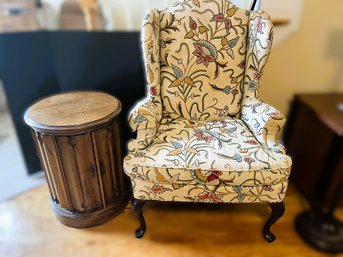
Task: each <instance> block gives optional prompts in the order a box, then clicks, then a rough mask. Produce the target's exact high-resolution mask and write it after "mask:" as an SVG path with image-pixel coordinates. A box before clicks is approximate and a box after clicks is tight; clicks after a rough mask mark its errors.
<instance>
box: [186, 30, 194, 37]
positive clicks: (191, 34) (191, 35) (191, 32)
mask: <svg viewBox="0 0 343 257" xmlns="http://www.w3.org/2000/svg"><path fill="white" fill-rule="evenodd" d="M194 36H195V34H194V32H193V31H189V32H188V33H187V34H186V36H185V38H193V37H194Z"/></svg>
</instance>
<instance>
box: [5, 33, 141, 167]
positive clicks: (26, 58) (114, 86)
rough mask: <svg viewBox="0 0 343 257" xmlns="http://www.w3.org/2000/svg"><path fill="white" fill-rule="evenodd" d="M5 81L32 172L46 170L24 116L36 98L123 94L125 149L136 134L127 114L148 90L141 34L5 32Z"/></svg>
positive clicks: (119, 96)
mask: <svg viewBox="0 0 343 257" xmlns="http://www.w3.org/2000/svg"><path fill="white" fill-rule="evenodd" d="M0 79H2V81H3V83H4V87H5V92H6V95H7V101H8V106H9V109H10V112H11V114H12V117H13V121H14V124H15V127H16V131H17V134H18V137H19V141H20V144H21V147H22V151H23V155H24V158H25V162H26V165H27V168H28V172H29V173H30V174H32V173H35V172H37V171H38V170H40V169H41V168H40V164H39V160H38V157H37V154H36V151H35V148H34V143H33V140H32V138H31V133H30V129H29V128H28V127H27V126H26V125H25V123H24V120H23V114H24V112H25V110H26V109H27V107H28V106H29V105H30V104H32V103H33V102H35V101H37V100H39V99H40V98H42V97H45V96H48V95H51V94H54V93H58V92H62V91H71V90H100V91H103V92H107V93H109V94H112V95H114V96H116V97H118V98H119V99H120V100H121V102H122V105H123V111H122V113H121V126H122V141H123V142H124V143H123V150H124V151H125V149H126V142H127V140H128V139H129V138H130V137H132V134H131V133H130V130H129V128H128V125H127V121H126V120H127V113H128V111H129V109H130V108H131V107H132V106H133V105H134V103H135V102H136V101H137V100H138V99H140V98H142V97H143V96H144V94H145V86H144V85H145V80H144V70H143V64H142V58H141V50H140V43H139V33H135V32H111V33H108V32H47V31H42V32H30V33H12V34H0ZM0 125H1V124H0Z"/></svg>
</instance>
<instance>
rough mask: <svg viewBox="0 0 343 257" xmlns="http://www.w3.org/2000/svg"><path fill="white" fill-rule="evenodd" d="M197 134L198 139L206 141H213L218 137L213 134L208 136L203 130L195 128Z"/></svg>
mask: <svg viewBox="0 0 343 257" xmlns="http://www.w3.org/2000/svg"><path fill="white" fill-rule="evenodd" d="M195 136H196V137H197V140H198V141H205V142H207V143H210V142H211V141H213V140H215V139H216V138H215V137H213V136H206V135H204V133H203V132H202V131H201V130H198V129H197V130H195Z"/></svg>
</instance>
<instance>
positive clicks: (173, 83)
mask: <svg viewBox="0 0 343 257" xmlns="http://www.w3.org/2000/svg"><path fill="white" fill-rule="evenodd" d="M180 85H181V80H180V79H175V80H174V81H173V82H172V83H171V84H170V85H169V87H178V86H180Z"/></svg>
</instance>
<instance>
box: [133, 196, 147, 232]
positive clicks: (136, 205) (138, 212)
mask: <svg viewBox="0 0 343 257" xmlns="http://www.w3.org/2000/svg"><path fill="white" fill-rule="evenodd" d="M146 202H147V201H144V200H138V199H135V198H132V200H131V203H132V209H133V213H134V215H135V216H136V218H137V219H138V221H139V224H140V227H139V228H138V229H136V231H135V235H136V238H142V237H143V236H144V233H145V229H146V224H145V219H144V216H143V207H144V205H145V204H146Z"/></svg>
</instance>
